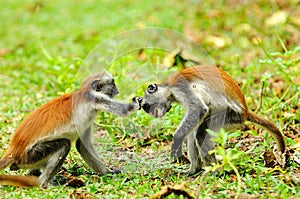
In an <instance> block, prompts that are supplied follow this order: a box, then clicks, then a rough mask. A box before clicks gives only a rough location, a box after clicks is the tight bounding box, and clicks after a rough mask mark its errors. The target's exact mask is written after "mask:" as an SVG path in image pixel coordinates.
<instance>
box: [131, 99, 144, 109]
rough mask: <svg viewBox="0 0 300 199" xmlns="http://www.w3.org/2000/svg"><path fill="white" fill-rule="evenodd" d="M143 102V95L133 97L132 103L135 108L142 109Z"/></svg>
mask: <svg viewBox="0 0 300 199" xmlns="http://www.w3.org/2000/svg"><path fill="white" fill-rule="evenodd" d="M142 102H143V98H142V97H134V98H132V103H131V105H132V106H133V109H134V110H140V109H141V108H142Z"/></svg>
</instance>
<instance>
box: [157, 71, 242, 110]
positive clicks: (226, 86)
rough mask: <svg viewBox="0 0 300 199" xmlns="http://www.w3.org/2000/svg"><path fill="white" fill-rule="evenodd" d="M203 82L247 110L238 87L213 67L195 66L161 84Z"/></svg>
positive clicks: (228, 77)
mask: <svg viewBox="0 0 300 199" xmlns="http://www.w3.org/2000/svg"><path fill="white" fill-rule="evenodd" d="M198 80H203V81H205V82H206V83H207V84H208V86H209V87H211V88H212V89H213V90H215V91H217V92H225V94H226V96H227V97H229V98H231V99H233V100H235V101H237V102H240V103H241V104H242V105H243V107H245V108H246V109H247V105H246V101H245V98H244V95H243V93H242V91H241V89H240V87H239V85H238V84H237V83H236V82H235V80H233V79H232V78H231V77H230V76H229V75H228V74H227V73H225V72H224V71H223V70H221V69H219V68H217V67H215V66H195V67H189V68H186V69H183V70H180V71H178V72H177V73H175V74H173V75H172V76H171V77H169V78H168V79H166V80H165V81H164V82H163V83H167V84H168V85H170V86H174V85H176V84H178V83H181V82H184V81H188V82H193V81H198Z"/></svg>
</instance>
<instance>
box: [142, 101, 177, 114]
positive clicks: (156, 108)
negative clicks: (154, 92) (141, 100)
mask: <svg viewBox="0 0 300 199" xmlns="http://www.w3.org/2000/svg"><path fill="white" fill-rule="evenodd" d="M142 108H143V109H144V111H146V112H147V113H149V114H150V115H151V116H153V117H157V118H160V117H162V116H164V115H165V114H166V113H167V112H168V111H169V110H170V109H171V106H170V107H166V105H165V104H157V103H156V104H152V105H150V104H147V103H145V104H143V105H142Z"/></svg>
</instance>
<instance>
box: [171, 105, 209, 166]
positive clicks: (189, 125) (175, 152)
mask: <svg viewBox="0 0 300 199" xmlns="http://www.w3.org/2000/svg"><path fill="white" fill-rule="evenodd" d="M201 104H202V106H200V107H199V105H198V107H196V106H194V107H190V108H189V109H188V111H187V113H186V115H185V116H184V118H183V120H182V122H181V123H180V126H179V127H178V128H177V130H176V132H175V134H174V140H173V144H172V149H171V157H172V158H174V160H175V161H176V160H178V159H180V158H182V156H183V154H182V143H183V140H184V139H185V138H186V136H188V135H189V134H190V133H191V132H192V131H193V130H194V129H195V128H197V127H198V126H199V125H200V124H201V123H202V122H203V119H204V118H205V117H206V115H207V114H208V107H207V106H206V105H205V104H204V103H201Z"/></svg>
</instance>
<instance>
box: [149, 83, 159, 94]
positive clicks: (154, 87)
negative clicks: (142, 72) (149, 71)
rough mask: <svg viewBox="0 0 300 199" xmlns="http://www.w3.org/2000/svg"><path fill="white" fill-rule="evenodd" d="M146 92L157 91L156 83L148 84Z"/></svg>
mask: <svg viewBox="0 0 300 199" xmlns="http://www.w3.org/2000/svg"><path fill="white" fill-rule="evenodd" d="M147 91H148V93H154V92H156V91H157V84H150V85H149V86H148V88H147Z"/></svg>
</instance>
